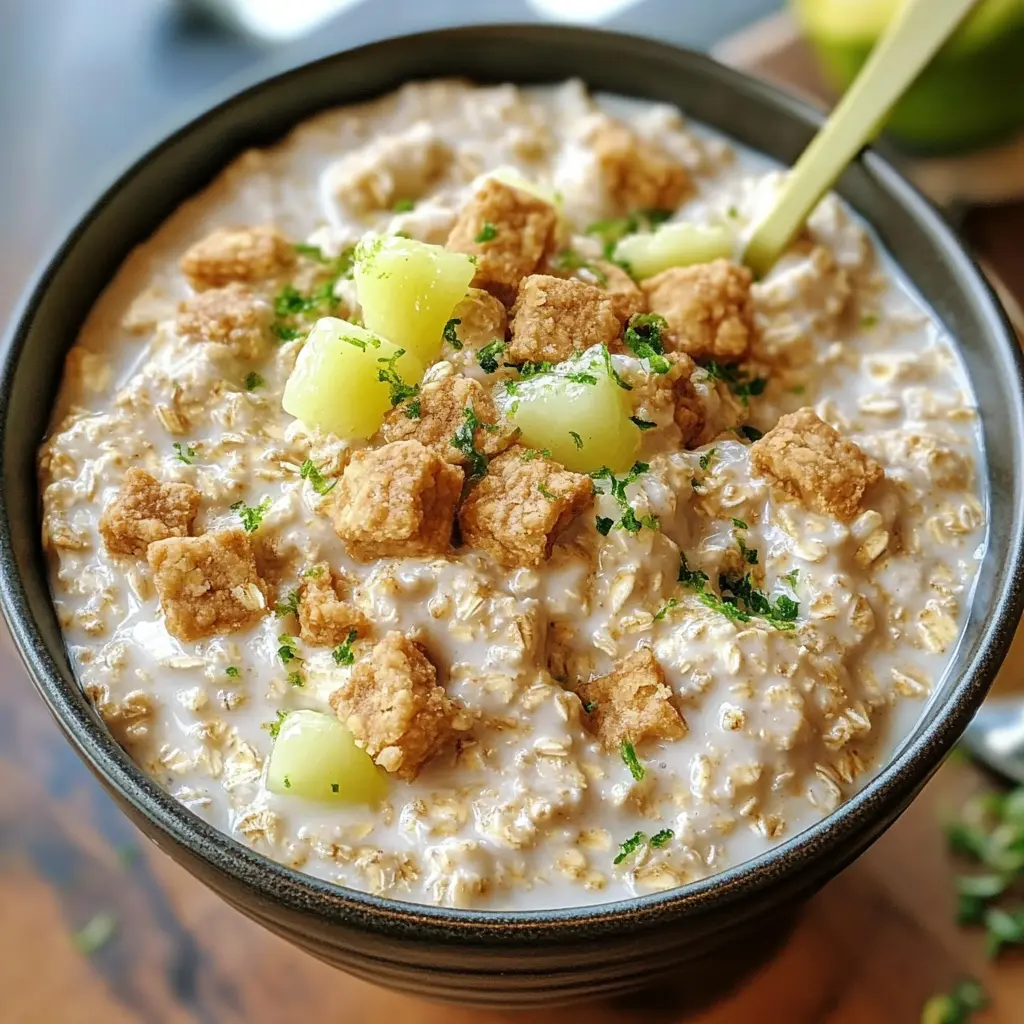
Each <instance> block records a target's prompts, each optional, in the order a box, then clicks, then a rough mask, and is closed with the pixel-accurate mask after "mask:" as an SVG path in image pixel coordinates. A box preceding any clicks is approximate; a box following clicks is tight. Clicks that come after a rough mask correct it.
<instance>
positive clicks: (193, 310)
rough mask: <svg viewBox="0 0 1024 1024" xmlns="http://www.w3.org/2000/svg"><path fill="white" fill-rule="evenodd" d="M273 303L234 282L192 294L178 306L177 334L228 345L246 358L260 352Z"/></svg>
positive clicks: (196, 339)
mask: <svg viewBox="0 0 1024 1024" xmlns="http://www.w3.org/2000/svg"><path fill="white" fill-rule="evenodd" d="M269 322H270V306H269V305H268V303H266V302H264V301H263V300H262V299H260V298H259V297H258V296H257V295H255V293H254V292H253V291H252V290H251V289H250V288H248V287H246V286H245V285H244V284H239V282H237V281H232V282H231V283H230V284H227V285H225V286H224V287H223V288H208V289H207V290H206V291H203V292H197V293H196V294H195V295H191V296H189V297H188V298H187V299H186V300H185V301H184V302H182V303H181V305H180V306H179V307H178V318H177V322H176V326H177V331H178V334H179V335H180V336H181V337H182V338H184V339H185V340H186V341H192V342H199V341H212V342H216V343H217V344H218V345H228V346H230V347H231V348H232V349H234V350H235V352H236V353H237V354H238V355H239V356H242V357H244V358H247V359H252V358H255V357H256V356H257V355H259V353H260V351H261V349H262V348H263V345H264V342H265V340H266V337H267V325H268V324H269Z"/></svg>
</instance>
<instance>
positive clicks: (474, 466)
mask: <svg viewBox="0 0 1024 1024" xmlns="http://www.w3.org/2000/svg"><path fill="white" fill-rule="evenodd" d="M480 425H481V424H480V420H479V419H478V418H477V415H476V413H475V412H474V411H473V410H472V408H470V407H469V406H466V408H465V409H463V410H462V426H460V427H459V429H458V430H456V431H455V436H454V437H453V438H452V440H451V445H452V447H453V448H457V449H458V450H459V451H460V452H462V454H463V455H465V456H466V459H467V460H468V463H469V475H468V476H467V478H466V479H467V481H469V482H472V481H474V480H479V479H480V478H481V477H482V476H483V475H484V474H485V473H486V472H487V457H486V456H485V455H484V454H483V453H482V452H479V451H477V449H476V446H475V444H474V440H473V438H474V435H475V434H476V431H477V430H478V428H479V427H480Z"/></svg>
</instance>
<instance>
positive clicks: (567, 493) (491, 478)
mask: <svg viewBox="0 0 1024 1024" xmlns="http://www.w3.org/2000/svg"><path fill="white" fill-rule="evenodd" d="M529 454H530V453H528V452H527V449H525V448H522V447H520V446H519V445H516V446H515V447H513V448H510V449H509V450H508V451H506V452H505V453H504V454H502V455H499V456H498V457H497V458H496V459H494V460H492V462H491V464H490V467H489V469H488V473H487V476H485V477H484V478H483V479H482V480H481V481H480V482H479V483H477V484H476V485H475V486H474V487H473V488H472V489H471V490H470V492H469V494H468V495H467V496H466V500H465V501H464V502H463V503H462V508H461V509H460V510H459V525H460V526H461V528H462V539H463V540H464V541H465V543H466V544H468V545H470V546H471V547H479V548H483V550H484V551H487V552H488V553H489V554H490V555H491V556H492V557H493V558H494V559H495V560H496V561H498V562H500V563H501V564H502V565H504V566H508V567H509V568H513V567H516V566H527V567H529V566H538V565H540V564H541V563H542V562H543V561H544V560H545V559H547V558H549V557H550V555H551V549H552V547H553V546H554V544H555V541H556V540H557V538H558V535H559V534H560V533H561V532H562V531H563V530H564V529H565V528H566V527H567V526H568V525H569V524H570V523H571V522H572V520H573V519H575V518H576V516H578V515H579V514H580V513H581V512H583V511H584V510H585V509H586V508H587V507H589V505H590V504H591V502H592V501H593V497H594V486H593V483H592V482H591V480H590V478H589V477H587V476H584V475H583V474H582V473H572V472H570V471H569V470H567V469H565V468H564V467H562V466H561V465H559V464H558V463H557V462H554V461H553V460H551V459H548V458H545V457H543V456H539V457H535V458H530V457H528V456H529ZM524 456H525V457H524Z"/></svg>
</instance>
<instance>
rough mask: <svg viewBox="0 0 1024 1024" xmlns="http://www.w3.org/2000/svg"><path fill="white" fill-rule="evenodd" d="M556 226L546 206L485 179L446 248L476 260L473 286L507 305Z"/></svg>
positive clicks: (554, 216) (552, 210) (555, 216)
mask: <svg viewBox="0 0 1024 1024" xmlns="http://www.w3.org/2000/svg"><path fill="white" fill-rule="evenodd" d="M557 223H558V214H557V212H556V211H555V208H554V207H553V206H552V205H551V204H550V203H546V202H544V200H543V199H538V198H537V197H536V196H532V195H530V193H529V192H523V191H522V190H521V189H517V188H513V187H512V186H511V185H506V184H505V183H504V182H503V181H498V179H497V178H488V179H487V180H486V181H485V182H484V183H483V185H482V186H481V188H480V190H479V191H478V192H477V193H476V195H475V196H473V198H472V199H471V200H470V201H469V202H468V203H467V204H466V205H465V206H464V207H463V208H462V212H461V213H460V214H459V219H458V220H457V221H456V222H455V227H453V228H452V232H451V234H450V235H449V236H448V242H447V247H448V248H449V249H451V250H453V251H455V252H465V253H468V254H469V255H470V256H475V257H476V275H475V276H474V278H473V282H472V283H473V284H474V285H475V286H476V287H478V288H484V289H486V290H487V291H489V292H490V293H491V294H492V295H494V296H496V297H497V298H499V299H501V301H502V302H504V303H505V305H506V306H508V305H511V304H512V300H513V299H514V298H515V296H516V289H517V288H518V287H519V282H520V281H521V280H522V279H523V278H524V277H526V275H527V274H532V273H533V271H534V270H536V269H537V264H538V263H540V261H541V257H542V256H543V255H544V250H545V249H546V248H547V247H548V244H549V242H550V240H551V237H552V235H553V234H554V231H555V227H556V225H557Z"/></svg>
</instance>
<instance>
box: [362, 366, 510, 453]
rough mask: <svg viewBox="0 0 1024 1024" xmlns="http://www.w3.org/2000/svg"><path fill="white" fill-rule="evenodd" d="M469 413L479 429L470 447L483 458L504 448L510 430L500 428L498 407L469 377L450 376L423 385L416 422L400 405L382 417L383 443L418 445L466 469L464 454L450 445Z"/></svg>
mask: <svg viewBox="0 0 1024 1024" xmlns="http://www.w3.org/2000/svg"><path fill="white" fill-rule="evenodd" d="M467 409H472V410H473V412H474V413H475V415H476V418H477V420H478V422H479V423H480V426H479V427H477V429H476V430H475V431H474V433H473V447H474V448H476V450H477V451H478V452H482V453H483V454H484V455H495V454H497V453H498V452H499V451H501V449H502V448H507V447H508V445H509V442H510V440H511V438H512V430H511V429H510V428H509V427H507V426H504V425H499V421H500V417H499V416H498V410H497V407H496V406H495V404H494V399H493V398H491V396H490V393H489V392H488V390H487V388H485V387H484V386H483V385H482V384H481V383H480V382H479V381H476V380H473V379H472V378H471V377H460V376H457V375H452V376H450V377H442V378H441V379H440V380H436V381H431V382H430V383H429V384H424V385H423V388H422V389H421V390H420V395H419V413H420V415H419V418H418V419H410V418H409V414H408V413H409V407H408V405H399V406H396V407H395V408H394V409H392V410H391V411H390V412H389V413H388V414H387V416H385V417H384V425H383V427H381V434H382V435H383V437H384V440H385V441H403V440H407V439H409V438H412V439H414V440H416V441H419V442H420V444H422V445H425V446H426V447H427V448H430V449H431V450H432V451H434V452H436V453H437V454H438V455H440V456H441V458H442V459H444V461H445V462H451V463H453V464H454V465H465V464H466V463H467V462H468V461H469V459H468V457H467V455H466V453H465V452H464V451H463V450H462V449H461V448H457V447H456V446H455V445H453V444H452V438H453V437H455V434H456V431H458V429H459V428H460V427H461V426H462V425H463V424H464V423H465V421H466V410H467Z"/></svg>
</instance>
